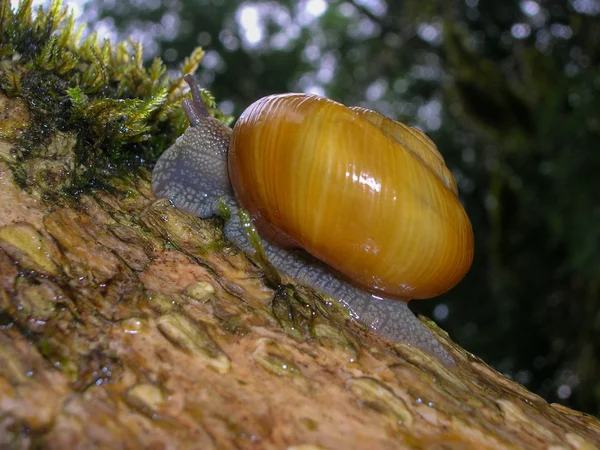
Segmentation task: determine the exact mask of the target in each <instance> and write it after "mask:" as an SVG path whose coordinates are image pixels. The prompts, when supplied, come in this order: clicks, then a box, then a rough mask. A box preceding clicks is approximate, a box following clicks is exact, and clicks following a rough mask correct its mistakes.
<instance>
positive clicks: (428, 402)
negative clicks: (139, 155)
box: [0, 97, 600, 449]
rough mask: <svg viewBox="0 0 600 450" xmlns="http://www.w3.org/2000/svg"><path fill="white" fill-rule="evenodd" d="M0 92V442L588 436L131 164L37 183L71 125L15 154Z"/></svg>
mask: <svg viewBox="0 0 600 450" xmlns="http://www.w3.org/2000/svg"><path fill="white" fill-rule="evenodd" d="M7 102H8V103H7ZM3 108H4V121H3V127H4V129H3V130H4V131H3V130H0V136H2V137H3V139H1V140H0V158H1V161H2V162H0V448H15V449H20V448H30V447H40V448H49V449H54V448H56V449H63V448H73V449H74V448H78V449H86V448H132V449H134V448H157V449H158V448H161V449H162V448H164V449H171V448H172V449H177V448H188V449H192V448H198V449H212V448H215V449H217V448H218V449H230V448H231V449H237V448H240V449H244V448H261V449H282V448H295V449H319V448H323V449H367V448H368V449H402V448H407V449H408V448H428V449H429V448H474V449H486V448H489V449H504V448H544V449H548V448H552V449H591V448H597V447H598V446H600V423H599V422H598V420H597V419H595V418H593V417H591V416H587V415H584V414H582V413H579V412H577V411H573V410H570V409H568V408H565V407H563V406H561V405H557V404H548V403H546V402H545V401H544V400H543V399H542V398H540V397H538V396H536V395H534V394H532V393H531V392H529V391H527V390H526V389H525V388H523V387H522V386H520V385H519V384H517V383H515V382H513V381H511V380H508V379H506V378H505V377H503V376H502V375H501V374H499V373H498V372H496V371H494V370H493V369H491V368H490V367H489V366H487V365H486V364H485V363H484V362H483V361H481V360H479V359H478V358H476V357H475V356H473V355H471V354H469V353H468V352H467V351H465V350H464V349H462V348H460V347H458V346H457V345H456V344H455V343H454V342H452V340H451V339H450V338H449V337H448V336H447V335H446V334H445V333H444V332H443V331H442V330H440V329H439V328H437V327H436V326H435V324H433V323H431V322H429V321H427V320H425V319H423V320H424V321H425V323H426V324H427V325H428V326H430V327H431V329H432V330H433V332H434V333H435V335H436V336H437V338H438V339H440V340H441V341H442V343H443V344H444V345H445V346H446V347H447V348H448V349H449V351H450V352H451V353H452V355H453V356H454V358H455V359H456V360H457V362H458V365H457V367H456V368H447V367H444V366H443V365H442V364H440V363H439V362H438V361H437V360H436V359H432V358H431V357H430V356H428V355H427V354H424V353H422V352H421V351H419V350H418V349H414V348H410V347H407V346H403V345H397V346H395V347H393V346H391V345H390V344H389V343H387V342H384V341H382V340H380V339H378V338H377V337H375V336H373V335H371V334H370V333H369V332H368V331H367V330H364V329H360V328H359V327H357V326H356V325H355V324H352V323H350V322H347V321H346V318H345V315H344V314H343V313H342V312H340V311H339V310H337V309H336V308H335V307H333V306H331V305H330V304H329V303H328V302H327V299H324V298H321V297H320V296H318V295H317V294H315V293H313V292H311V291H308V290H305V289H302V288H300V287H294V286H291V285H289V286H284V287H281V288H279V289H272V288H271V287H269V286H267V285H266V284H265V281H264V279H263V277H262V273H261V272H260V270H259V269H258V268H257V266H256V265H254V264H253V263H252V262H251V261H249V260H248V259H247V258H246V257H245V256H244V255H243V254H241V253H240V252H238V251H237V250H236V249H235V248H233V247H231V246H230V245H228V244H227V243H225V242H224V241H223V240H222V237H221V231H220V228H219V223H218V222H216V221H210V220H200V219H198V218H195V217H193V216H191V215H189V214H186V213H183V212H180V211H177V210H175V209H174V208H172V207H171V206H170V205H169V203H168V202H167V201H165V200H161V199H157V198H155V197H154V196H153V194H152V193H151V191H150V186H149V181H148V180H149V174H148V173H147V172H146V171H144V170H142V171H140V173H137V174H132V175H131V176H129V177H126V178H121V179H117V178H115V179H113V180H112V184H113V185H114V187H115V189H114V190H96V191H88V192H86V193H83V194H81V195H78V196H76V197H67V196H62V195H49V192H50V191H52V192H54V193H56V192H59V191H60V186H61V183H67V182H68V171H69V168H70V167H71V164H72V161H73V152H74V143H75V141H76V139H75V136H74V135H69V134H64V133H57V134H56V135H55V136H53V137H52V138H51V139H49V140H48V143H47V149H46V151H45V152H41V153H40V155H42V156H40V157H38V158H29V159H19V158H17V155H15V152H14V148H13V144H12V142H14V137H15V136H14V135H15V133H18V132H19V126H22V127H25V128H26V124H27V120H29V119H28V115H27V111H26V108H23V105H22V104H20V103H19V102H18V101H17V102H13V101H8V100H7V99H6V98H4V97H3ZM9 128H10V130H11V131H10V133H9V132H8V131H6V130H7V129H9ZM11 133H12V134H11ZM9 134H11V135H10V136H8V135H9ZM6 136H8V137H9V138H6V139H4V137H6ZM16 173H19V174H21V181H24V182H21V183H17V181H16V177H15V174H16ZM17 178H18V177H17Z"/></svg>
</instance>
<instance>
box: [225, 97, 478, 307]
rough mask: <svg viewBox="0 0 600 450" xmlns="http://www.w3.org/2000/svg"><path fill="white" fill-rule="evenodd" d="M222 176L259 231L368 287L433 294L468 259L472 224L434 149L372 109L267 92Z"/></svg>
mask: <svg viewBox="0 0 600 450" xmlns="http://www.w3.org/2000/svg"><path fill="white" fill-rule="evenodd" d="M229 173H230V179H231V183H232V186H233V188H234V192H235V194H236V197H237V199H238V202H239V203H240V205H241V206H242V207H243V208H244V209H246V210H247V211H248V212H249V213H250V214H251V216H252V218H253V221H254V223H255V225H256V227H257V229H258V231H259V233H260V235H261V236H263V237H264V238H266V239H267V240H268V241H270V242H271V243H274V244H276V245H278V246H280V247H285V248H290V249H291V248H301V249H304V250H305V251H307V252H308V253H310V254H311V255H313V256H314V257H316V258H317V259H319V260H321V261H323V262H325V263H326V264H327V265H329V266H330V267H332V268H334V269H335V270H337V271H338V272H340V273H342V274H343V275H344V276H345V277H347V279H349V280H350V281H351V282H352V283H353V284H355V285H358V286H361V287H363V288H365V289H367V290H369V291H371V292H375V293H379V294H382V295H385V296H391V297H396V298H401V299H407V300H408V299H412V298H429V297H433V296H436V295H439V294H442V293H444V292H446V291H448V290H449V289H451V288H452V287H453V286H455V285H456V284H457V283H458V282H459V281H460V280H461V279H462V278H463V277H464V275H465V274H466V273H467V271H468V269H469V267H470V265H471V261H472V259H473V232H472V229H471V224H470V222H469V219H468V217H467V215H466V213H465V210H464V209H463V207H462V205H461V204H460V202H459V200H458V197H457V189H456V183H455V181H454V178H453V176H452V174H451V173H450V171H449V170H448V169H447V168H446V166H445V165H444V161H443V158H442V157H441V155H440V154H439V152H438V151H437V149H436V147H435V145H434V144H433V142H431V141H430V140H429V139H428V138H427V137H426V136H425V135H424V134H423V133H421V132H419V131H417V130H415V129H413V128H410V127H407V126H406V125H403V124H401V123H398V122H395V121H393V120H391V119H388V118H386V117H385V116H382V115H380V114H378V113H376V112H374V111H370V110H367V109H364V108H348V107H346V106H343V105H341V104H339V103H337V102H334V101H332V100H328V99H326V98H322V97H318V96H314V95H306V94H284V95H274V96H269V97H265V98H262V99H260V100H258V101H257V102H255V103H254V104H252V105H251V106H250V107H249V108H248V109H246V111H245V112H244V113H243V114H242V115H241V117H240V118H239V120H238V122H237V123H236V125H235V127H234V130H233V135H232V141H231V145H230V148H229Z"/></svg>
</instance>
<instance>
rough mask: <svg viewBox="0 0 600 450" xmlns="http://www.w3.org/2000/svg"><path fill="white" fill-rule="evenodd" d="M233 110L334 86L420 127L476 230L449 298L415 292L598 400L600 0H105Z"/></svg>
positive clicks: (347, 97) (473, 346)
mask: <svg viewBox="0 0 600 450" xmlns="http://www.w3.org/2000/svg"><path fill="white" fill-rule="evenodd" d="M73 6H74V7H75V8H76V11H77V12H78V14H80V19H81V20H85V21H87V22H89V23H90V25H91V29H95V30H97V31H98V32H99V34H100V35H101V36H102V37H105V36H109V37H111V39H113V40H114V39H122V38H125V37H127V36H129V35H131V36H133V39H135V40H140V41H142V42H143V44H144V48H145V54H144V56H145V58H147V59H148V60H150V59H152V58H154V57H156V56H159V57H161V58H163V60H165V62H166V63H167V64H168V65H169V66H170V67H171V68H172V69H173V74H174V76H177V75H178V72H177V68H178V67H179V65H180V63H181V61H182V60H183V58H185V57H186V56H188V55H189V54H190V53H191V52H192V50H193V49H194V48H195V47H196V46H198V45H201V46H203V47H204V49H205V51H206V57H205V59H204V61H203V63H202V65H201V67H200V69H199V71H198V73H197V79H198V81H199V82H200V83H201V85H203V86H204V87H207V88H209V89H210V90H211V91H212V92H213V93H214V95H215V96H216V98H217V101H218V102H219V106H220V108H221V109H223V110H224V111H225V112H226V113H229V114H232V115H234V116H237V115H239V113H240V112H241V111H242V110H243V109H244V108H245V107H246V106H248V105H249V104H250V103H251V102H253V101H254V100H256V99H257V98H259V97H261V96H264V95H267V94H271V93H276V92H286V91H303V92H314V93H319V94H323V95H326V96H328V97H330V98H333V99H335V100H338V101H340V102H342V103H345V104H347V105H362V106H367V107H369V108H372V109H375V110H377V111H379V112H381V113H383V114H386V115H388V116H390V117H392V118H395V119H397V120H401V121H403V122H405V123H407V124H410V125H413V126H418V127H420V128H421V129H423V130H424V131H425V132H426V133H427V134H428V135H429V136H430V137H431V138H432V139H433V140H434V141H435V142H436V143H437V145H438V147H439V149H440V151H441V153H442V154H443V156H444V157H445V159H446V162H447V164H448V166H449V167H450V169H451V170H452V172H453V173H454V175H455V177H456V179H457V182H458V185H459V189H460V193H461V201H462V202H463V204H464V205H465V207H466V210H467V212H468V214H469V216H470V218H471V221H472V224H473V228H474V232H475V240H476V254H475V260H474V263H473V267H472V269H471V271H470V273H469V274H468V275H467V277H466V278H465V280H464V281H463V282H462V283H461V284H460V285H459V286H458V287H457V288H455V289H454V290H452V291H451V292H450V293H448V294H446V295H444V296H443V297H440V298H437V299H434V300H429V301H423V302H412V303H411V307H412V308H413V309H415V310H417V311H419V312H422V313H424V314H426V315H428V316H430V317H433V318H434V319H435V320H436V321H437V322H438V323H439V324H440V325H441V326H442V327H443V328H444V329H446V330H447V331H448V332H449V333H450V335H451V336H452V338H453V339H454V340H456V341H457V342H458V343H460V344H461V345H462V346H463V347H464V348H466V349H468V350H469V351H471V352H473V353H474V354H476V355H477V356H479V357H481V358H483V359H484V360H485V361H486V362H488V363H490V364H491V365H493V366H494V367H495V368H496V369H498V370H500V371H501V372H503V373H504V374H506V375H507V376H509V377H511V378H513V379H515V380H517V381H518V382H519V383H522V384H523V385H525V386H526V387H528V388H529V389H531V390H532V391H534V392H536V393H538V394H540V395H541V396H543V397H544V398H545V399H547V400H548V401H550V402H560V403H563V404H565V405H568V406H571V407H573V408H576V409H580V410H582V411H586V412H589V413H592V414H595V415H600V361H599V358H600V295H599V290H600V251H599V250H600V176H599V175H598V171H599V170H600V140H599V135H600V65H599V62H600V46H599V44H600V20H599V19H600V17H599V15H600V1H599V0H563V1H560V0H544V1H541V0H540V1H535V0H524V1H514V0H486V1H480V0H457V1H453V0H439V1H434V0H405V1H400V0H388V1H385V0H343V1H328V2H325V1H324V0H306V1H280V2H272V1H247V2H243V1H227V0H134V1H130V2H123V1H120V0H95V1H88V2H73Z"/></svg>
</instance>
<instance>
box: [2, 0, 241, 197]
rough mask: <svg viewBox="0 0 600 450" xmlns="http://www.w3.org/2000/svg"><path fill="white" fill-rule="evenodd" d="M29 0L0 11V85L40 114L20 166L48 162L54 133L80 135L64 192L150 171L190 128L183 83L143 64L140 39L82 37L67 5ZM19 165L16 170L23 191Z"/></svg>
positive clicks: (156, 64)
mask: <svg viewBox="0 0 600 450" xmlns="http://www.w3.org/2000/svg"><path fill="white" fill-rule="evenodd" d="M31 3H32V2H31V0H22V1H21V2H20V3H19V5H18V6H17V8H16V9H14V10H13V9H12V8H11V6H10V2H2V3H1V6H0V57H1V58H2V60H1V63H0V88H1V89H3V90H4V92H5V93H6V95H7V96H8V97H13V98H14V97H17V98H22V99H23V100H24V101H25V103H26V104H27V106H28V108H29V111H30V114H31V116H32V119H31V122H32V124H31V126H30V127H29V129H28V130H27V132H25V133H24V135H23V136H22V138H21V139H20V140H19V142H18V143H17V145H16V147H15V148H14V149H13V153H14V155H15V156H16V158H15V159H16V161H17V163H20V162H23V161H24V160H27V159H30V158H37V157H40V154H41V153H42V152H43V149H44V147H45V146H46V145H47V143H48V142H49V141H50V139H52V137H53V136H54V134H55V133H56V132H59V131H60V132H69V131H73V132H75V134H76V135H77V143H76V145H75V161H74V165H73V167H72V170H71V171H70V173H69V175H70V179H69V182H68V183H65V184H64V185H62V186H61V190H62V191H63V192H65V193H68V194H70V195H73V194H78V193H80V192H82V191H88V190H89V188H91V187H101V188H103V187H106V180H107V179H108V178H109V177H110V176H112V175H117V176H118V175H123V174H124V173H130V172H134V171H136V169H137V168H139V167H140V166H142V165H146V166H147V165H150V166H151V165H152V164H153V162H154V161H155V160H156V158H157V157H158V155H160V154H161V153H162V151H164V150H165V149H166V148H167V147H168V146H169V145H170V144H171V143H172V142H173V141H174V140H175V139H176V138H177V137H178V136H179V135H180V134H181V133H182V132H183V131H184V129H185V128H186V127H187V121H186V118H185V115H184V113H183V111H182V110H181V108H180V104H181V100H182V97H183V86H184V83H183V79H182V78H176V79H170V77H169V76H168V75H167V73H166V66H165V65H164V63H163V62H162V61H161V60H160V59H155V60H154V61H153V62H152V63H151V64H150V65H149V66H147V67H145V66H144V64H143V59H142V46H141V44H140V43H136V42H133V41H131V40H127V41H124V42H120V43H118V44H116V45H113V44H112V43H111V42H110V41H108V40H103V41H102V42H100V41H99V39H98V36H97V34H96V33H92V34H90V35H89V36H88V37H87V38H86V39H84V40H82V34H83V31H84V27H85V25H83V26H80V27H76V26H75V21H74V17H73V14H72V13H70V12H69V11H68V10H67V9H66V8H63V6H62V1H61V0H54V1H53V2H52V4H51V5H50V6H49V8H48V9H47V10H44V9H42V8H41V7H40V8H38V9H37V10H36V11H33V8H32V5H31ZM203 55H204V52H203V51H202V49H201V48H198V49H196V50H195V51H194V52H193V53H192V55H190V57H189V58H187V59H186V60H185V62H184V63H183V64H182V66H181V73H182V74H186V73H193V72H194V71H195V70H196V68H197V67H198V64H199V63H200V61H201V60H202V57H203ZM203 96H204V99H205V101H206V102H207V104H208V106H209V107H210V108H212V111H213V113H214V115H215V117H217V118H218V119H220V120H222V121H224V122H226V123H227V122H229V121H230V120H231V118H230V117H226V116H224V115H223V114H222V113H221V112H220V111H217V110H215V109H214V108H215V101H214V98H213V97H212V95H211V94H210V93H208V92H204V93H203ZM18 166H19V164H16V165H15V167H14V168H13V170H14V172H15V175H16V178H17V179H18V180H20V181H21V182H22V185H25V183H24V182H23V181H24V180H23V179H22V178H23V176H22V175H23V173H22V172H23V171H22V170H21V171H20V170H19V169H18Z"/></svg>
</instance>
